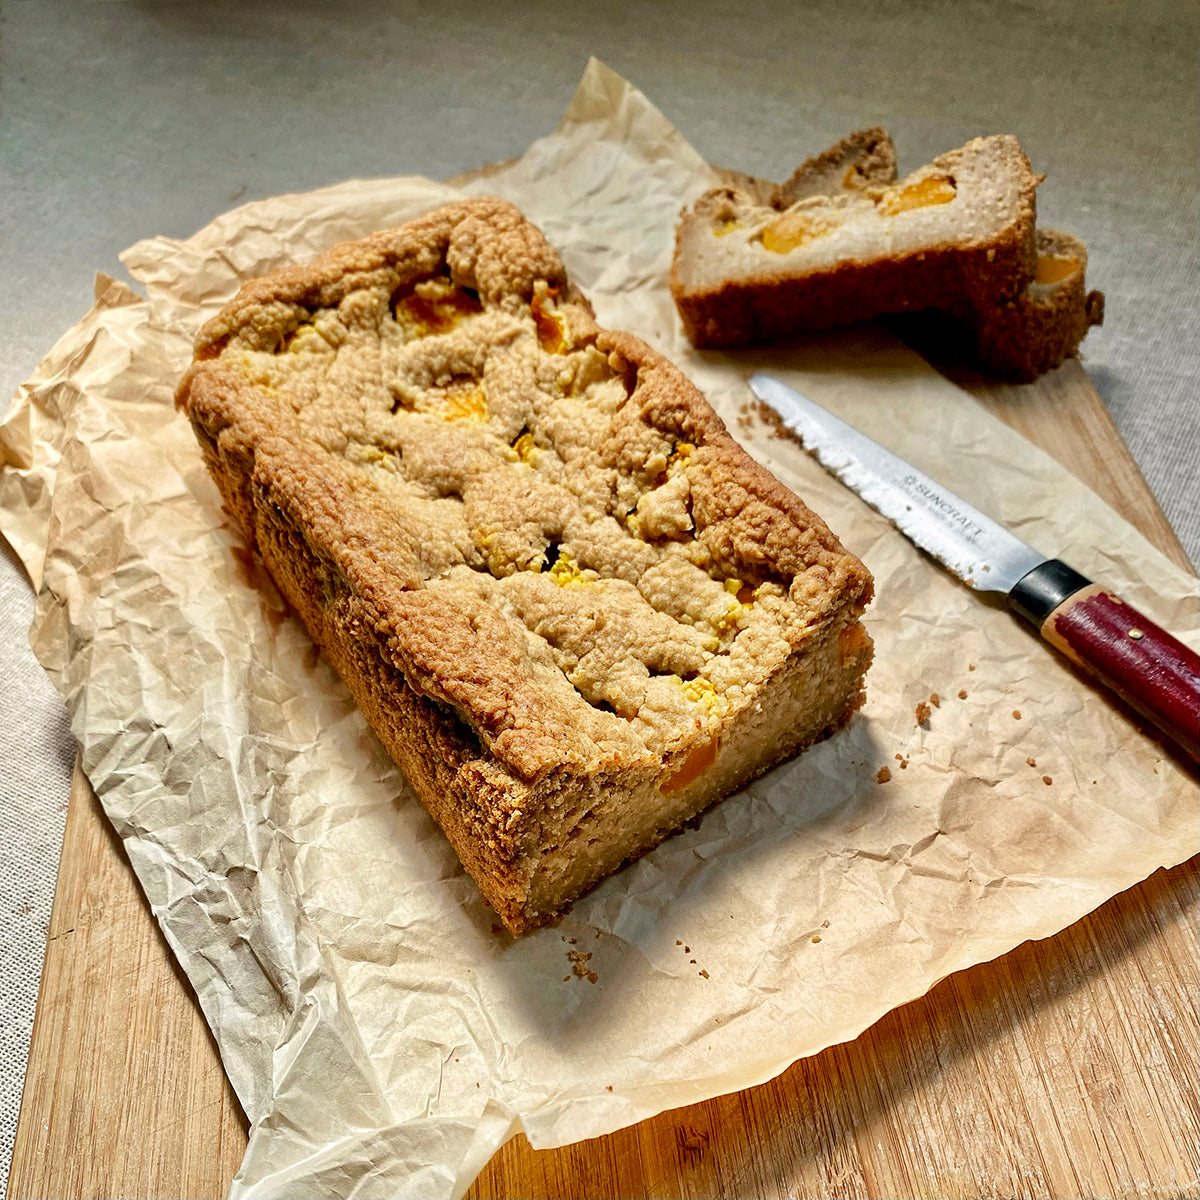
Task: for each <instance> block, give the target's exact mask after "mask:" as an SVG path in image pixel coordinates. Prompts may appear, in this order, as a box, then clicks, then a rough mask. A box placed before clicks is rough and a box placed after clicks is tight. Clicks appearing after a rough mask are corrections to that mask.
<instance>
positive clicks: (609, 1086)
mask: <svg viewBox="0 0 1200 1200" xmlns="http://www.w3.org/2000/svg"><path fill="white" fill-rule="evenodd" d="M604 1090H605V1091H606V1092H611V1091H612V1084H611V1083H610V1084H609V1085H608V1086H607V1087H606V1088H605V1089H604Z"/></svg>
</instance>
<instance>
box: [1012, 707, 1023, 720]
mask: <svg viewBox="0 0 1200 1200" xmlns="http://www.w3.org/2000/svg"><path fill="white" fill-rule="evenodd" d="M1020 719H1021V710H1020V709H1019V708H1014V709H1013V720H1014V721H1019V720H1020Z"/></svg>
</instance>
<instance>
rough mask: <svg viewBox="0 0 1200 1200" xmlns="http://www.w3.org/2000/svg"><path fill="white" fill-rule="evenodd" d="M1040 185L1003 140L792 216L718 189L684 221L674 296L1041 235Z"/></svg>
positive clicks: (979, 142)
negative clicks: (1031, 231) (1037, 218)
mask: <svg viewBox="0 0 1200 1200" xmlns="http://www.w3.org/2000/svg"><path fill="white" fill-rule="evenodd" d="M835 149H836V148H835ZM808 166H809V164H805V167H808ZM801 170H804V168H801ZM1037 182H1038V180H1037V177H1036V176H1035V175H1034V174H1033V172H1032V169H1031V168H1030V166H1029V162H1028V160H1027V159H1026V158H1025V155H1024V153H1023V151H1022V150H1021V147H1020V144H1019V142H1018V141H1017V139H1016V138H1014V137H1012V136H1011V135H999V136H995V137H988V138H975V139H973V140H972V141H970V142H968V143H967V144H966V145H965V146H963V147H961V148H960V149H958V150H954V151H951V152H950V153H948V154H944V155H941V156H940V157H938V158H936V159H934V160H933V161H932V162H930V163H929V164H927V165H926V166H924V167H921V168H919V169H918V170H916V171H913V172H911V173H910V174H909V175H907V176H905V177H904V178H903V179H901V180H899V181H897V182H893V183H887V184H884V183H880V184H879V185H877V186H864V187H845V188H841V187H839V188H838V189H837V190H834V191H828V190H819V191H817V192H816V193H815V194H809V195H805V196H804V197H803V198H802V199H799V200H797V201H796V203H794V204H793V205H792V206H791V207H790V208H788V209H787V211H786V212H784V213H783V214H781V213H780V212H779V211H778V209H777V208H775V207H772V206H770V205H765V204H762V203H760V202H758V201H756V200H755V199H754V197H752V196H750V195H749V194H747V193H744V192H741V191H740V190H739V189H736V188H724V189H715V190H713V191H711V192H708V193H706V194H705V195H703V196H701V197H700V199H699V200H698V201H697V202H696V204H695V205H694V206H693V207H692V209H691V210H690V211H689V212H687V213H686V214H685V215H684V216H683V218H682V220H681V221H680V225H679V229H678V231H677V240H676V253H675V259H674V263H673V267H672V279H671V282H672V288H673V289H674V290H675V291H676V292H677V294H678V293H681V292H683V293H686V292H689V291H703V290H705V289H710V288H719V287H724V286H728V284H729V283H730V282H738V283H744V284H746V285H749V286H754V285H755V284H756V283H758V282H763V283H765V282H769V281H771V280H773V279H777V278H780V277H787V276H790V275H793V274H801V273H808V272H820V271H824V270H831V269H833V268H835V267H836V266H838V265H839V264H842V263H846V262H860V263H871V262H873V261H880V260H886V259H889V258H896V257H899V256H904V255H910V254H916V253H922V252H926V251H929V250H935V249H939V248H942V247H957V248H964V249H969V248H972V247H982V246H986V245H988V244H989V243H990V242H993V241H995V240H997V239H1001V238H1004V237H1006V236H1014V237H1015V236H1017V233H1016V231H1018V230H1020V229H1022V228H1032V224H1033V220H1034V206H1035V201H1034V194H1035V189H1036V186H1037Z"/></svg>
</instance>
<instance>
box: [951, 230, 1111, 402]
mask: <svg viewBox="0 0 1200 1200" xmlns="http://www.w3.org/2000/svg"><path fill="white" fill-rule="evenodd" d="M1086 274H1087V249H1086V248H1085V247H1084V244H1083V243H1082V242H1081V241H1080V240H1079V239H1078V238H1075V237H1072V236H1071V235H1070V234H1069V233H1060V232H1059V231H1058V230H1054V229H1039V230H1038V231H1037V267H1036V273H1035V275H1034V277H1033V281H1032V282H1031V283H1030V284H1028V286H1026V287H1025V288H1024V289H1023V290H1022V292H1021V294H1020V295H1019V296H1017V297H1016V298H1014V299H1012V300H992V299H990V298H989V297H986V296H979V297H976V298H975V301H974V303H973V304H972V306H971V307H970V308H969V309H968V310H967V311H965V312H964V313H962V314H961V319H962V320H963V321H964V323H965V324H966V325H967V326H968V328H969V329H970V330H971V333H972V336H973V338H974V343H975V352H976V354H977V356H978V357H979V359H980V361H981V362H983V363H984V364H985V365H986V366H987V367H989V368H990V369H991V370H993V371H995V372H997V373H998V374H1000V375H1004V376H1006V377H1008V378H1010V379H1013V380H1016V381H1018V382H1023V383H1027V382H1029V381H1030V380H1033V379H1036V378H1037V377H1038V376H1039V375H1041V374H1043V373H1044V372H1046V371H1050V370H1052V369H1053V368H1054V367H1057V366H1058V365H1059V364H1060V363H1062V362H1063V361H1064V360H1066V359H1068V358H1070V357H1071V356H1072V355H1073V354H1075V353H1076V352H1077V351H1078V349H1079V343H1080V342H1082V341H1083V338H1084V335H1085V334H1086V333H1087V331H1088V330H1089V329H1090V328H1091V327H1092V326H1093V325H1100V324H1102V323H1103V321H1104V293H1103V292H1097V291H1090V292H1089V291H1088V290H1087V284H1086Z"/></svg>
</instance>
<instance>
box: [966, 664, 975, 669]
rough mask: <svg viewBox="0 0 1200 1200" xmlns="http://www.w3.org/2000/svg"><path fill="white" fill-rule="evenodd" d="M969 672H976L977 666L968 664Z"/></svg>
mask: <svg viewBox="0 0 1200 1200" xmlns="http://www.w3.org/2000/svg"><path fill="white" fill-rule="evenodd" d="M967 670H968V671H973V670H975V664H974V663H967Z"/></svg>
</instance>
